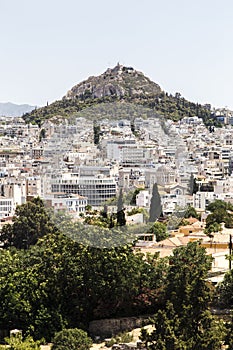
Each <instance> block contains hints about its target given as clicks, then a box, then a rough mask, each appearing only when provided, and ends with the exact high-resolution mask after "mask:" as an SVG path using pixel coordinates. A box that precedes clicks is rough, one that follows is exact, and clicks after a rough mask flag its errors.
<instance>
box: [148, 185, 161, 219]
mask: <svg viewBox="0 0 233 350" xmlns="http://www.w3.org/2000/svg"><path fill="white" fill-rule="evenodd" d="M161 214H162V205H161V198H160V194H159V191H158V185H157V183H155V184H154V185H153V191H152V197H151V202H150V212H149V222H155V221H156V220H157V219H158V218H159V217H160V216H161Z"/></svg>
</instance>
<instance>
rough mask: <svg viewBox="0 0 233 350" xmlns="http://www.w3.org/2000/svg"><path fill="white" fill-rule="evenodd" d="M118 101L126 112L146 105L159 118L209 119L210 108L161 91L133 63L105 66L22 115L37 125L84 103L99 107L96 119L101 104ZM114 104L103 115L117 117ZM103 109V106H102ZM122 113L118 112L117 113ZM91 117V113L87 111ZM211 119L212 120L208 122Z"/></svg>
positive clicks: (76, 109) (72, 112) (82, 107)
mask: <svg viewBox="0 0 233 350" xmlns="http://www.w3.org/2000/svg"><path fill="white" fill-rule="evenodd" d="M111 102H115V104H114V105H115V106H116V102H117V106H119V107H120V105H122V104H124V103H126V104H127V106H126V109H124V112H126V110H127V109H129V108H128V106H129V104H131V106H133V108H134V106H135V107H136V106H138V105H140V106H143V107H147V108H149V109H150V110H152V111H153V112H155V113H156V115H159V116H161V117H162V118H169V119H173V120H179V119H181V118H183V117H187V116H190V117H192V116H198V117H201V118H203V120H204V122H205V123H206V124H208V123H209V121H210V114H211V112H210V109H209V108H208V107H206V106H202V105H201V104H199V103H194V102H190V101H188V100H186V99H185V98H184V97H182V96H181V94H179V93H176V94H175V96H172V95H171V94H168V93H167V92H165V91H163V90H162V89H161V87H160V86H159V85H158V84H157V83H155V82H153V81H151V80H150V79H149V78H147V77H146V76H145V75H144V74H143V73H141V72H139V71H137V70H135V69H134V68H132V67H125V66H122V65H120V64H117V66H116V67H114V68H108V69H107V70H106V71H105V72H104V73H103V74H100V75H99V76H91V77H89V78H88V79H87V80H84V81H83V82H81V83H79V84H77V85H75V86H74V87H72V89H71V90H69V91H68V92H67V93H66V95H65V96H64V97H63V98H62V100H58V101H55V102H53V103H51V104H50V105H47V106H45V107H42V108H38V109H35V110H33V111H32V112H30V113H26V114H25V115H24V116H23V118H24V119H25V121H26V122H34V123H37V124H39V125H41V124H42V123H43V121H45V120H47V119H50V118H57V117H62V118H72V117H77V116H79V115H80V111H83V110H87V111H88V108H87V107H91V108H93V107H94V108H96V107H99V109H98V113H96V114H94V115H95V116H94V118H95V119H100V118H101V115H103V113H102V110H103V108H102V107H103V106H104V104H105V105H106V103H111ZM114 108H115V107H114V106H113V108H112V111H111V108H110V109H109V113H108V115H106V113H105V115H104V116H105V117H108V118H111V119H116V113H115V112H116V111H115V110H114ZM105 112H106V109H105ZM119 114H121V112H120V113H119ZM86 115H87V116H88V115H89V118H92V119H93V113H87V114H86ZM134 115H135V113H131V112H130V113H129V115H128V117H129V118H134ZM211 123H213V122H212V120H211V121H210V124H211Z"/></svg>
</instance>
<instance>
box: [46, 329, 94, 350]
mask: <svg viewBox="0 0 233 350" xmlns="http://www.w3.org/2000/svg"><path fill="white" fill-rule="evenodd" d="M91 345H92V340H91V338H89V337H88V335H87V333H86V332H84V331H83V330H82V329H78V328H74V329H63V330H62V331H60V332H58V333H56V334H55V337H54V339H53V345H52V350H67V349H69V350H76V349H79V350H89V349H90V347H91Z"/></svg>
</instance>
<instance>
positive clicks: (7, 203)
mask: <svg viewBox="0 0 233 350" xmlns="http://www.w3.org/2000/svg"><path fill="white" fill-rule="evenodd" d="M0 205H10V206H12V202H11V201H0Z"/></svg>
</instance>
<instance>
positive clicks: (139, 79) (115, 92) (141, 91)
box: [64, 64, 162, 99]
mask: <svg viewBox="0 0 233 350" xmlns="http://www.w3.org/2000/svg"><path fill="white" fill-rule="evenodd" d="M161 92H162V90H161V88H160V87H159V85H157V84H156V83H154V82H153V81H151V80H150V79H149V78H147V77H145V75H144V74H143V73H141V72H138V71H136V70H135V69H133V68H132V67H124V66H121V65H119V64H118V65H117V66H116V67H114V68H113V69H110V68H109V69H107V70H106V72H104V73H103V74H101V75H99V76H97V77H89V78H88V79H87V80H85V81H83V82H81V83H80V84H78V85H75V86H74V87H73V88H72V89H71V90H70V91H68V93H67V94H66V96H65V97H64V98H65V99H74V98H82V97H86V98H87V97H89V98H103V97H106V96H116V97H124V96H131V97H139V96H158V95H159V94H160V93H161Z"/></svg>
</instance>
